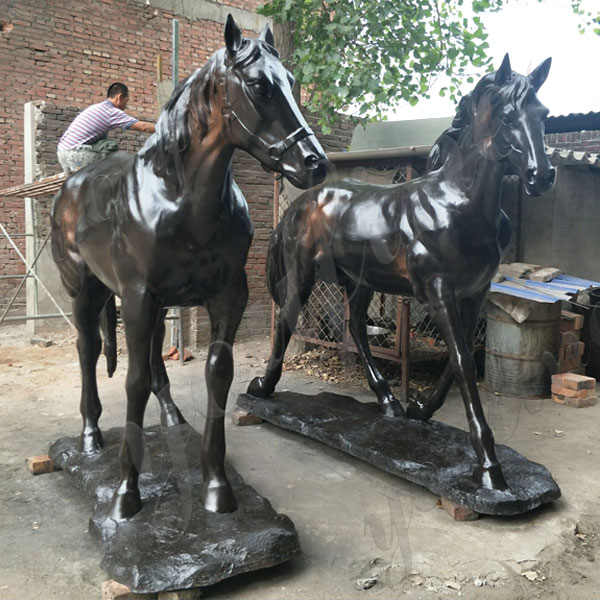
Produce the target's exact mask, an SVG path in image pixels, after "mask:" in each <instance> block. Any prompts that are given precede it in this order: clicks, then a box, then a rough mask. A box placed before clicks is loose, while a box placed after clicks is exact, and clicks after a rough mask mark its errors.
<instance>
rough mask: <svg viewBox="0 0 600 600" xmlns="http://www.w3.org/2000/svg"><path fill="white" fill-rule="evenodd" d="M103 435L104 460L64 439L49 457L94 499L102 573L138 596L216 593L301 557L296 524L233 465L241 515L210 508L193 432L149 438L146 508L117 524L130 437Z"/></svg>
mask: <svg viewBox="0 0 600 600" xmlns="http://www.w3.org/2000/svg"><path fill="white" fill-rule="evenodd" d="M103 435H104V442H105V447H104V450H103V451H102V452H99V453H96V454H93V455H89V454H83V453H81V452H79V450H78V443H79V438H77V437H76V438H61V439H59V440H58V441H56V442H55V443H54V444H53V445H52V446H51V448H50V452H49V454H50V457H51V458H52V460H53V461H54V463H55V464H56V465H57V466H59V467H62V469H63V470H64V472H65V473H66V474H67V475H68V476H69V478H70V479H71V481H72V483H73V484H74V485H75V486H76V487H78V488H80V489H82V490H83V491H85V492H86V493H87V494H88V495H90V496H91V497H92V498H94V501H95V508H94V515H93V516H92V518H91V519H90V533H92V534H93V535H94V536H95V537H98V538H99V539H100V540H101V541H102V544H103V546H104V556H103V559H102V563H101V565H102V568H103V569H104V570H105V571H106V572H107V573H108V574H109V575H110V577H111V578H112V579H114V580H116V581H118V582H119V583H122V584H125V585H127V586H128V587H129V588H130V589H131V591H132V592H135V593H154V592H160V591H168V590H181V589H189V588H193V587H202V586H207V585H212V584H214V583H217V582H218V581H221V580H223V579H227V578H229V577H233V576H235V575H238V574H240V573H247V572H249V571H256V570H259V569H264V568H267V567H272V566H275V565H277V564H280V563H282V562H285V561H287V560H289V559H291V558H293V557H294V556H297V555H298V554H300V546H299V542H298V534H297V532H296V530H295V528H294V525H293V523H292V522H291V520H290V519H289V518H288V517H287V516H285V515H280V514H277V513H276V512H275V511H274V510H273V508H272V507H271V504H270V503H269V501H268V500H266V499H265V498H263V497H262V496H259V495H258V494H257V493H256V492H255V491H254V490H253V489H252V488H251V487H250V486H248V485H246V484H245V483H244V481H243V480H242V478H241V477H240V476H239V475H238V473H237V472H236V471H235V470H234V469H233V468H232V467H231V466H230V465H227V476H228V478H229V481H230V482H231V485H232V487H233V491H234V493H235V496H236V498H237V501H238V509H237V510H236V511H235V512H232V513H226V514H223V513H213V512H210V511H207V510H206V509H205V508H204V506H202V504H201V503H200V502H199V500H198V498H199V491H200V489H201V486H202V469H201V465H200V448H201V441H202V436H201V435H200V434H199V433H198V432H196V431H195V430H194V429H192V428H191V427H189V426H188V425H177V426H174V427H169V428H162V427H160V426H155V427H151V428H148V429H146V430H144V438H145V443H146V446H145V448H146V452H145V456H144V462H143V465H142V469H141V474H140V479H139V486H140V492H141V496H142V502H143V508H142V510H141V511H140V512H139V513H138V514H137V515H135V516H134V517H133V518H132V519H130V520H128V521H123V522H115V521H114V520H112V519H110V518H109V517H108V514H109V511H110V505H111V499H112V496H113V492H114V491H115V489H116V486H117V483H118V481H119V460H118V452H119V446H120V442H121V437H122V435H123V429H122V428H114V429H110V430H108V431H107V432H104V434H103Z"/></svg>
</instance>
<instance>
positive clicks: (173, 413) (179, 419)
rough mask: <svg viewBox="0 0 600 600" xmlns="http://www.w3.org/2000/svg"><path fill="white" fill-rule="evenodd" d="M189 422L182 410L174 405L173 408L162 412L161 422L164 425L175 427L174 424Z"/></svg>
mask: <svg viewBox="0 0 600 600" xmlns="http://www.w3.org/2000/svg"><path fill="white" fill-rule="evenodd" d="M185 423H187V421H186V420H185V418H184V416H183V415H182V414H181V411H180V410H179V409H178V408H177V407H176V406H175V405H173V408H170V409H168V410H163V411H161V413H160V424H161V425H162V426H163V427H173V425H184V424H185Z"/></svg>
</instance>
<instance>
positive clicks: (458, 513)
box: [440, 498, 479, 521]
mask: <svg viewBox="0 0 600 600" xmlns="http://www.w3.org/2000/svg"><path fill="white" fill-rule="evenodd" d="M440 504H441V506H442V508H443V509H444V510H445V511H446V512H447V513H448V514H449V515H450V516H451V517H452V518H453V519H454V520H455V521H476V520H477V519H479V513H478V512H475V511H474V510H472V509H470V508H467V507H466V506H460V505H459V504H455V503H454V502H452V501H451V500H448V498H440Z"/></svg>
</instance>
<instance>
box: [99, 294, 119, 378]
mask: <svg viewBox="0 0 600 600" xmlns="http://www.w3.org/2000/svg"><path fill="white" fill-rule="evenodd" d="M100 328H101V329H102V337H103V338H104V356H105V357H106V371H107V373H108V376H109V377H112V376H113V375H114V374H115V371H116V369H117V307H116V304H115V296H114V294H113V295H111V297H110V298H109V299H108V300H107V301H106V304H105V305H104V310H103V311H102V312H101V314H100Z"/></svg>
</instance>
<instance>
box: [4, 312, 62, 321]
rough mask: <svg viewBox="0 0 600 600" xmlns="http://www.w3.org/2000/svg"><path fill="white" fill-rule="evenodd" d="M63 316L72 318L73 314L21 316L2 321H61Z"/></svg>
mask: <svg viewBox="0 0 600 600" xmlns="http://www.w3.org/2000/svg"><path fill="white" fill-rule="evenodd" d="M65 315H66V316H67V317H72V316H73V313H64V314H60V313H55V314H51V315H22V316H20V317H5V319H4V321H37V320H39V319H59V318H61V319H62V318H64V317H65Z"/></svg>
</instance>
